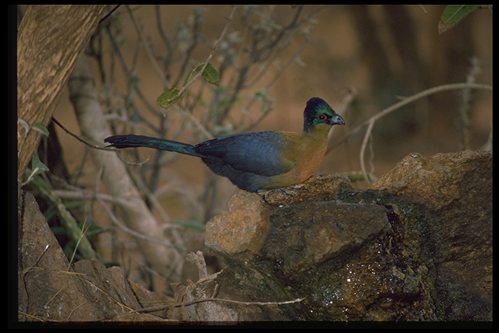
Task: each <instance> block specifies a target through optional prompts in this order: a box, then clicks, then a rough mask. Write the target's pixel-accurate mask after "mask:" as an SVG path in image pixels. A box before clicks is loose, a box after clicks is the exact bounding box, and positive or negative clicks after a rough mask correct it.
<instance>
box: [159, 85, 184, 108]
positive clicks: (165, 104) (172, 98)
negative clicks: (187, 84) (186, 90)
mask: <svg viewBox="0 0 499 333" xmlns="http://www.w3.org/2000/svg"><path fill="white" fill-rule="evenodd" d="M179 99H180V96H179V94H178V89H177V88H172V89H170V90H167V91H165V92H163V93H162V94H161V95H159V97H158V100H157V102H158V104H159V106H161V107H162V108H163V109H168V108H169V107H171V106H172V105H173V104H175V103H176V102H177V101H178V100H179Z"/></svg>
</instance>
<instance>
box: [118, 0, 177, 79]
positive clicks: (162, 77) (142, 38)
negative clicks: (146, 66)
mask: <svg viewBox="0 0 499 333" xmlns="http://www.w3.org/2000/svg"><path fill="white" fill-rule="evenodd" d="M126 8H127V10H128V13H129V14H130V18H131V19H132V23H133V26H134V27H135V30H136V31H137V33H138V34H139V37H140V40H141V41H142V44H143V45H144V48H145V49H146V53H147V56H148V57H149V60H150V61H151V64H152V66H153V68H154V70H155V71H156V72H157V73H158V76H159V78H160V79H161V81H163V85H164V86H165V87H168V86H169V85H170V82H169V81H168V79H167V78H166V76H165V74H164V73H163V71H162V70H161V68H159V66H158V64H157V62H156V59H155V58H154V54H152V51H151V49H150V48H149V45H148V43H147V41H146V39H145V38H144V35H143V34H142V30H140V28H139V25H138V24H137V21H135V17H134V16H133V14H132V10H131V9H130V6H128V5H127V6H126Z"/></svg>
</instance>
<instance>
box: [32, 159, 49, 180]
mask: <svg viewBox="0 0 499 333" xmlns="http://www.w3.org/2000/svg"><path fill="white" fill-rule="evenodd" d="M31 170H33V173H34V174H35V175H37V174H40V173H44V172H45V171H49V168H48V167H47V166H46V165H45V164H43V163H42V162H41V161H40V159H39V158H38V156H37V155H36V154H33V156H32V157H31ZM35 170H36V172H35Z"/></svg>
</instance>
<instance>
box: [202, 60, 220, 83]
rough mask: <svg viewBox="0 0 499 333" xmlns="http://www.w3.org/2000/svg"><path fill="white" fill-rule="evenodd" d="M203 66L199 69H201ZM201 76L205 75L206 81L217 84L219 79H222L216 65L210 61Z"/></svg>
mask: <svg viewBox="0 0 499 333" xmlns="http://www.w3.org/2000/svg"><path fill="white" fill-rule="evenodd" d="M201 68H202V67H201ZM201 68H200V69H199V70H201ZM201 76H202V77H203V79H205V81H206V82H209V83H211V84H215V85H216V84H217V83H218V81H220V75H219V74H218V72H217V70H216V69H215V67H213V66H212V65H211V64H210V63H208V65H206V68H205V69H204V71H203V74H201Z"/></svg>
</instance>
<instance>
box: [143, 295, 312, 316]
mask: <svg viewBox="0 0 499 333" xmlns="http://www.w3.org/2000/svg"><path fill="white" fill-rule="evenodd" d="M304 299H305V297H302V298H297V299H293V300H290V301H282V302H243V301H236V300H232V299H224V298H201V299H197V300H193V301H189V302H183V303H175V304H172V305H162V306H155V307H151V308H144V309H139V310H135V311H133V312H137V313H141V312H154V311H160V310H164V309H168V308H170V307H175V308H180V307H184V306H190V305H193V304H197V303H204V302H225V303H233V304H241V305H284V304H293V303H299V302H301V301H303V300H304Z"/></svg>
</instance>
